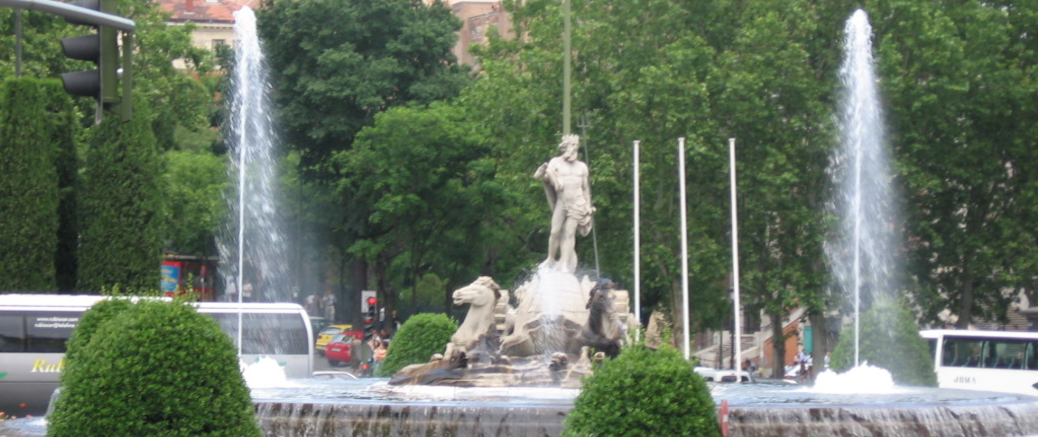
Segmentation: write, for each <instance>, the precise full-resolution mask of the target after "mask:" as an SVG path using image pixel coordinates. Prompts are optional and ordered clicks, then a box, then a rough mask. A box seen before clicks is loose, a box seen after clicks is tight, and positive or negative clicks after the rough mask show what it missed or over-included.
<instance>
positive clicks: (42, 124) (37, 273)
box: [0, 78, 69, 291]
mask: <svg viewBox="0 0 1038 437" xmlns="http://www.w3.org/2000/svg"><path fill="white" fill-rule="evenodd" d="M52 90H53V88H49V87H46V86H44V83H43V81H40V80H37V79H28V78H14V79H8V80H6V81H4V83H3V85H2V89H0V155H2V156H3V159H0V174H2V175H3V177H0V193H4V194H3V196H0V232H2V235H0V289H4V290H19V291H41V290H46V291H50V290H54V289H56V272H55V251H56V250H57V248H58V226H59V220H58V206H59V202H60V199H61V193H60V190H59V184H58V174H57V167H56V165H55V161H56V156H57V154H58V149H57V147H58V146H59V144H55V143H54V142H53V141H52V139H55V138H57V135H56V133H55V130H54V129H57V128H58V127H59V126H53V125H51V124H50V122H52V121H55V120H53V118H54V117H53V116H51V114H52V112H51V111H53V110H54V109H58V108H55V106H54V105H53V101H54V99H53V98H52V96H51V95H49V94H48V91H52ZM60 127H64V128H68V127H69V126H60ZM60 146H65V144H61V145H60Z"/></svg>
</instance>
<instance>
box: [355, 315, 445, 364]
mask: <svg viewBox="0 0 1038 437" xmlns="http://www.w3.org/2000/svg"><path fill="white" fill-rule="evenodd" d="M457 330H458V324H457V323H454V320H451V318H450V317H448V316H447V315H446V314H430V313H423V314H415V315H414V316H411V318H409V319H407V321H406V322H404V324H403V325H401V326H400V330H399V331H397V333H396V336H394V337H393V341H391V342H389V350H388V351H387V352H386V361H385V362H383V363H382V367H381V368H379V370H378V372H377V374H376V375H375V376H393V374H395V373H396V372H399V371H400V369H403V368H404V367H405V366H407V365H410V364H418V363H426V362H428V361H429V358H430V357H432V356H433V354H438V353H443V350H444V349H446V347H447V343H449V342H450V341H451V336H452V335H454V332H455V331H457Z"/></svg>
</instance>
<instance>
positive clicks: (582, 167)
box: [533, 135, 595, 272]
mask: <svg viewBox="0 0 1038 437" xmlns="http://www.w3.org/2000/svg"><path fill="white" fill-rule="evenodd" d="M579 149H580V137H578V136H576V135H564V136H563V137H562V142H561V143H559V152H560V153H559V156H556V157H554V158H552V159H551V161H548V162H546V163H544V164H541V166H540V167H538V168H537V171H536V172H534V174H533V177H534V178H536V179H540V180H542V181H544V192H545V194H546V195H547V196H548V205H549V206H550V207H551V210H552V213H551V236H550V237H549V238H548V259H547V260H545V261H544V263H543V264H542V265H544V266H555V265H557V266H558V269H560V270H561V271H564V272H573V271H574V270H576V268H577V252H576V236H577V231H580V235H581V236H587V234H588V233H589V232H591V226H592V223H591V218H592V214H593V213H594V211H595V208H594V207H592V206H591V185H590V184H589V183H588V169H587V164H585V163H583V162H582V161H580V160H578V159H577V151H578V150H579ZM556 253H558V258H556Z"/></svg>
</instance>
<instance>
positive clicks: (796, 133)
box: [711, 2, 837, 374]
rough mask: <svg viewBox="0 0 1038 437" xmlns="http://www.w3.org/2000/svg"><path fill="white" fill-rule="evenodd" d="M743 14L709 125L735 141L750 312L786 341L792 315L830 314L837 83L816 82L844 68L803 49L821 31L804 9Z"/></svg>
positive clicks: (778, 349) (772, 7)
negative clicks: (825, 244) (829, 210)
mask: <svg viewBox="0 0 1038 437" xmlns="http://www.w3.org/2000/svg"><path fill="white" fill-rule="evenodd" d="M742 12H743V13H742V15H741V20H740V27H739V29H738V30H737V31H736V35H735V40H734V41H733V43H732V44H731V46H730V47H728V48H727V50H725V52H724V53H723V54H722V55H721V56H720V60H719V61H720V64H721V65H720V67H719V68H718V69H717V70H715V72H716V74H717V76H716V77H714V78H712V80H711V82H712V83H713V84H714V85H715V86H716V87H717V89H716V91H715V95H714V96H715V99H716V100H715V103H714V113H713V114H712V117H713V118H714V119H715V120H718V122H719V123H721V124H722V126H723V127H722V128H723V131H724V133H726V134H728V135H729V136H730V137H732V138H735V140H736V146H737V149H736V150H737V152H736V155H737V163H736V165H737V169H738V176H739V178H738V196H739V204H738V206H739V228H740V229H739V233H740V235H739V236H740V247H739V252H740V262H741V264H742V269H741V273H742V278H741V280H742V287H743V288H742V290H744V291H745V294H744V296H745V300H744V302H746V303H748V304H750V306H751V307H752V306H754V304H756V305H759V306H760V307H761V308H762V309H763V310H764V313H765V314H767V316H768V317H769V318H770V319H771V326H772V329H773V331H772V334H773V336H774V338H775V339H780V338H783V328H784V327H785V323H784V318H785V317H786V314H787V313H788V312H789V311H791V310H793V309H794V308H796V307H798V306H807V307H809V308H811V309H813V311H816V312H821V311H822V309H823V308H824V306H825V301H824V300H823V298H824V295H823V294H822V291H823V290H824V289H825V287H824V284H825V281H826V275H825V268H824V264H823V260H822V258H821V257H822V254H823V251H822V241H823V238H824V236H825V233H826V228H825V224H826V223H825V221H824V218H825V215H824V205H825V202H826V200H827V197H828V191H827V186H828V182H827V175H826V172H825V170H826V165H827V164H828V152H829V150H830V149H831V147H832V144H833V140H832V138H833V135H832V128H831V123H830V122H829V119H830V117H831V115H830V114H831V113H832V110H833V106H832V104H831V102H830V99H831V97H830V96H831V95H832V94H833V93H834V89H835V87H834V85H835V83H834V81H833V80H832V79H823V80H820V79H819V78H825V77H828V76H827V74H826V73H827V72H829V71H833V70H832V69H833V68H835V65H836V62H835V60H836V59H837V58H835V56H834V55H835V53H833V52H831V51H826V50H824V47H823V48H822V49H819V48H814V47H811V46H809V45H808V44H807V43H806V41H808V40H809V38H811V37H814V36H815V35H816V34H818V33H820V32H821V31H820V30H819V29H818V28H817V26H819V24H818V23H820V22H822V21H823V20H822V18H823V17H820V16H818V15H815V14H817V13H818V12H817V11H814V10H813V9H812V8H811V7H809V5H808V4H807V3H806V2H767V3H765V4H761V5H757V6H756V7H753V8H747V9H745V10H744V11H742ZM808 17H810V18H808ZM833 36H835V35H833ZM810 49H815V50H819V51H818V52H814V53H812V52H811V51H809V50H810ZM717 140H721V139H720V138H718V139H717ZM718 142H720V141H718ZM726 173H727V172H726ZM722 223H724V221H722ZM784 343H785V342H784V341H778V340H776V341H774V342H773V345H774V346H775V350H774V355H773V356H777V357H781V356H785V350H784V346H785V344H784ZM772 364H773V369H772V371H773V374H781V373H782V366H783V365H784V363H783V362H782V361H781V360H774V362H773V363H772Z"/></svg>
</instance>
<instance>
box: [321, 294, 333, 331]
mask: <svg viewBox="0 0 1038 437" xmlns="http://www.w3.org/2000/svg"><path fill="white" fill-rule="evenodd" d="M321 304H322V305H324V320H325V321H326V322H328V323H329V324H333V323H335V293H333V292H332V291H331V290H328V291H326V292H325V293H324V300H323V301H322V302H321Z"/></svg>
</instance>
